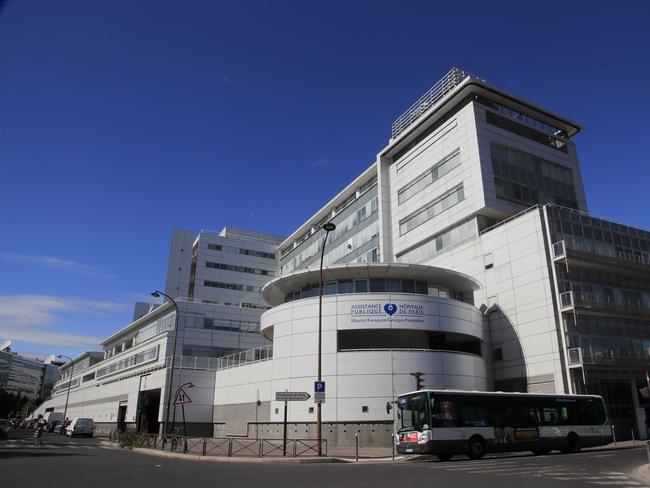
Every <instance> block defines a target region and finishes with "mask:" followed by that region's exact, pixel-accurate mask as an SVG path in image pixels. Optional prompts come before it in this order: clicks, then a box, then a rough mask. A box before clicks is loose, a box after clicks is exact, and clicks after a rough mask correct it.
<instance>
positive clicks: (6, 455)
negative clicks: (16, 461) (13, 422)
mask: <svg viewBox="0 0 650 488" xmlns="http://www.w3.org/2000/svg"><path fill="white" fill-rule="evenodd" d="M56 456H59V457H61V456H66V457H67V456H85V454H79V453H64V452H52V451H37V450H34V451H22V450H21V451H4V450H3V451H0V459H11V458H20V457H24V458H43V457H56Z"/></svg>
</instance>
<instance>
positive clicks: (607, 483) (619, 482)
mask: <svg viewBox="0 0 650 488" xmlns="http://www.w3.org/2000/svg"><path fill="white" fill-rule="evenodd" d="M587 483H590V484H592V485H607V486H611V485H616V486H624V485H629V486H639V485H641V483H639V482H638V481H633V480H626V481H587Z"/></svg>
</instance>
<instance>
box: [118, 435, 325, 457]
mask: <svg viewBox="0 0 650 488" xmlns="http://www.w3.org/2000/svg"><path fill="white" fill-rule="evenodd" d="M109 441H110V442H111V443H113V444H115V443H118V442H119V433H117V432H114V431H113V432H111V433H110V434H109ZM142 447H144V448H148V449H156V450H159V451H168V452H178V453H182V454H197V455H200V456H223V457H257V458H263V457H273V456H275V457H280V456H287V457H308V456H318V440H316V439H287V441H286V450H285V447H284V440H283V439H250V438H247V437H246V438H244V437H224V438H221V437H184V436H179V435H174V434H148V435H146V436H145V437H144V445H143V446H142ZM321 449H322V455H323V456H327V440H326V439H323V440H322V441H321ZM285 452H286V454H285Z"/></svg>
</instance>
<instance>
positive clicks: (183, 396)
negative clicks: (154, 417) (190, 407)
mask: <svg viewBox="0 0 650 488" xmlns="http://www.w3.org/2000/svg"><path fill="white" fill-rule="evenodd" d="M185 403H192V399H191V398H190V397H189V395H188V394H187V392H186V391H185V389H184V388H183V387H181V388H179V389H178V391H176V398H174V405H183V404H185Z"/></svg>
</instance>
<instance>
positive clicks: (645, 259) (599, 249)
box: [560, 235, 650, 265]
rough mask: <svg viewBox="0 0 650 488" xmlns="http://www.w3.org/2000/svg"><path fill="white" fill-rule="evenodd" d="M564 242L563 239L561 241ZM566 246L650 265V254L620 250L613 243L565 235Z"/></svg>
mask: <svg viewBox="0 0 650 488" xmlns="http://www.w3.org/2000/svg"><path fill="white" fill-rule="evenodd" d="M560 242H562V241H560ZM564 242H565V247H566V248H569V249H573V250H575V251H581V252H586V253H589V254H599V255H601V256H607V257H610V258H613V259H620V260H622V261H629V262H631V263H636V264H645V265H650V255H643V254H632V253H628V252H624V251H618V250H616V249H615V248H614V246H613V245H612V244H606V243H603V242H597V241H591V242H589V241H586V240H584V239H577V238H575V237H572V236H566V235H565V236H564Z"/></svg>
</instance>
